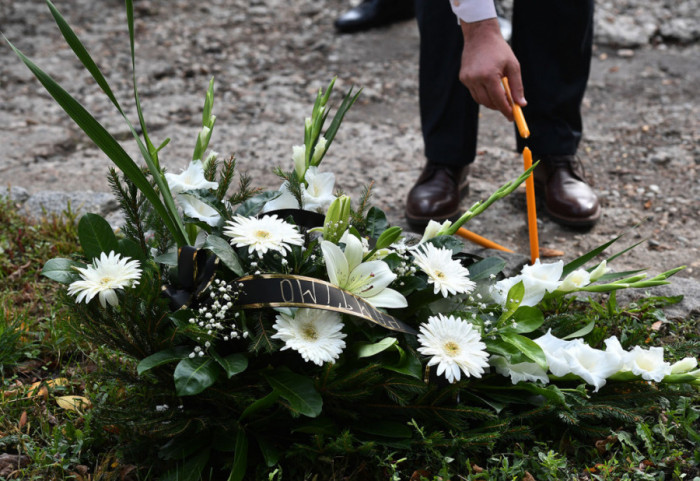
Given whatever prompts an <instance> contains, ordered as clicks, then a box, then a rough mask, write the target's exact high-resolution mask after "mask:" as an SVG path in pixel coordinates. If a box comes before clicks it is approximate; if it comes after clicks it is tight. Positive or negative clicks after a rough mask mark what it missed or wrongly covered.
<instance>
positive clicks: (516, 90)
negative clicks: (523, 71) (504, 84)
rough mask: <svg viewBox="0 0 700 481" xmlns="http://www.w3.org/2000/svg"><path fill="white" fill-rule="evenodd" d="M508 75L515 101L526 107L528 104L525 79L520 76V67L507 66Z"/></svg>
mask: <svg viewBox="0 0 700 481" xmlns="http://www.w3.org/2000/svg"><path fill="white" fill-rule="evenodd" d="M506 77H508V85H509V86H510V94H511V96H512V97H513V102H515V103H516V104H518V105H520V106H521V107H525V106H526V105H527V100H525V89H524V88H523V80H522V77H521V76H520V67H519V66H518V65H516V66H515V67H510V68H507V69H506Z"/></svg>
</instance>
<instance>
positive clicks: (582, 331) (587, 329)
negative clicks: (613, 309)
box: [562, 321, 595, 340]
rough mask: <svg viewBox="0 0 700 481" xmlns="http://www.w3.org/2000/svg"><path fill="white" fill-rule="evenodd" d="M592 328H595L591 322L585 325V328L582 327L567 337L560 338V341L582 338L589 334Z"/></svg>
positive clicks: (593, 322)
mask: <svg viewBox="0 0 700 481" xmlns="http://www.w3.org/2000/svg"><path fill="white" fill-rule="evenodd" d="M594 327H595V321H591V322H589V323H588V324H586V325H585V326H583V327H582V328H581V329H579V330H578V331H576V332H572V333H571V334H569V335H568V336H565V337H562V339H564V340H568V339H575V338H577V337H583V336H585V335H586V334H589V333H590V332H591V331H593V328H594Z"/></svg>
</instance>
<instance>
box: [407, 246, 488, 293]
mask: <svg viewBox="0 0 700 481" xmlns="http://www.w3.org/2000/svg"><path fill="white" fill-rule="evenodd" d="M413 262H414V263H415V264H416V265H417V266H418V267H420V268H421V270H422V271H423V272H425V273H426V274H427V275H428V283H429V284H433V287H434V291H433V292H434V293H435V294H437V293H438V292H440V293H442V296H443V297H447V296H448V295H449V294H452V295H454V294H466V293H469V292H471V291H473V290H474V286H476V284H475V283H474V282H472V281H471V279H469V269H467V268H466V267H464V266H463V265H462V263H461V262H459V260H457V259H453V258H452V251H451V250H449V249H444V248H440V249H438V248H437V247H435V246H434V245H433V244H425V245H423V246H422V247H421V248H420V249H418V250H416V251H415V252H414V253H413Z"/></svg>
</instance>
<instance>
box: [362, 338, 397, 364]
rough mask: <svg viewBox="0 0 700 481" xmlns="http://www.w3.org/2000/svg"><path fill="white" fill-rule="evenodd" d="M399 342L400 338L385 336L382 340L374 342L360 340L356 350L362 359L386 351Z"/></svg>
mask: <svg viewBox="0 0 700 481" xmlns="http://www.w3.org/2000/svg"><path fill="white" fill-rule="evenodd" d="M398 342H399V341H398V339H396V338H395V337H385V338H384V339H382V340H381V341H379V342H375V343H372V344H370V343H369V342H359V343H357V345H356V347H355V350H356V351H357V357H358V359H362V358H363V357H372V356H374V355H376V354H379V353H380V352H382V351H386V350H387V349H389V348H390V347H391V346H393V345H395V344H397V343H398Z"/></svg>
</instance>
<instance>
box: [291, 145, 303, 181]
mask: <svg viewBox="0 0 700 481" xmlns="http://www.w3.org/2000/svg"><path fill="white" fill-rule="evenodd" d="M292 160H293V161H294V170H295V172H296V173H297V176H298V177H299V179H303V178H304V174H305V173H306V146H305V145H294V146H292Z"/></svg>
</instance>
